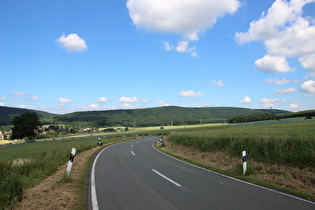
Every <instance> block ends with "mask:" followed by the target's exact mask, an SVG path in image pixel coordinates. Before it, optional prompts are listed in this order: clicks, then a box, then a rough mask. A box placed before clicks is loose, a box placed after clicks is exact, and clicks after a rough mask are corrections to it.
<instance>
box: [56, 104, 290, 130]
mask: <svg viewBox="0 0 315 210" xmlns="http://www.w3.org/2000/svg"><path fill="white" fill-rule="evenodd" d="M265 112H267V113H270V112H272V113H287V112H288V111H283V110H275V109H266V110H254V109H246V108H234V107H203V108H187V107H175V106H169V107H158V108H146V109H129V110H110V111H89V112H74V113H71V114H65V115H59V116H56V117H55V120H56V121H58V122H70V123H71V122H91V123H92V122H93V123H95V125H98V126H127V127H128V126H134V125H136V126H140V127H145V126H162V125H184V124H199V123H203V124H204V123H219V122H226V120H227V119H228V118H229V117H232V116H236V115H246V114H254V113H265Z"/></svg>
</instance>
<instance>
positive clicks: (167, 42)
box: [162, 41, 174, 52]
mask: <svg viewBox="0 0 315 210" xmlns="http://www.w3.org/2000/svg"><path fill="white" fill-rule="evenodd" d="M162 48H163V49H164V50H165V51H166V52H168V51H171V50H172V49H173V48H174V47H173V46H171V45H170V43H169V41H165V42H163V47H162Z"/></svg>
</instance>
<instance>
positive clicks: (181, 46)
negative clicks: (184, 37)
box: [176, 41, 188, 52]
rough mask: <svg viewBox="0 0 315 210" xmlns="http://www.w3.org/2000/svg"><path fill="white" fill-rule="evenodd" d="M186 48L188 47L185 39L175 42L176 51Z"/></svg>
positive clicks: (183, 50)
mask: <svg viewBox="0 0 315 210" xmlns="http://www.w3.org/2000/svg"><path fill="white" fill-rule="evenodd" d="M187 49H188V42H187V41H180V42H178V43H177V47H176V51H177V52H187Z"/></svg>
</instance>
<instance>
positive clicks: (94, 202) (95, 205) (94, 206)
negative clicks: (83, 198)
mask: <svg viewBox="0 0 315 210" xmlns="http://www.w3.org/2000/svg"><path fill="white" fill-rule="evenodd" d="M114 145H115V144H112V145H110V146H108V147H105V148H104V149H103V150H102V151H100V152H99V153H98V155H97V156H96V157H95V159H94V162H93V166H92V171H91V201H92V209H93V210H98V203H97V195H96V189H95V164H96V161H97V159H98V157H99V156H100V154H101V153H102V152H103V151H105V150H106V149H108V148H110V147H111V146H114Z"/></svg>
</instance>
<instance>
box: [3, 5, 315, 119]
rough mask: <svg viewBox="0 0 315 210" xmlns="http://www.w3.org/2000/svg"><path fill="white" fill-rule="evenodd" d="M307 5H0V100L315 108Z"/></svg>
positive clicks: (313, 13)
mask: <svg viewBox="0 0 315 210" xmlns="http://www.w3.org/2000/svg"><path fill="white" fill-rule="evenodd" d="M314 37H315V0H291V1H289V0H287V1H286V0H277V1H272V0H264V1H252V0H243V1H242V0H221V1H217V0H198V1H195V0H91V1H82V0H46V1H42V0H28V1H25V0H0V84H1V85H0V105H1V106H10V107H21V108H30V109H36V110H43V111H47V112H51V113H60V114H62V113H69V112H75V111H86V110H111V109H129V108H147V107H159V106H187V107H217V106H232V107H246V108H253V109H256V108H270V107H272V108H277V109H285V110H290V111H300V110H307V109H314V108H315V38H314Z"/></svg>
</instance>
